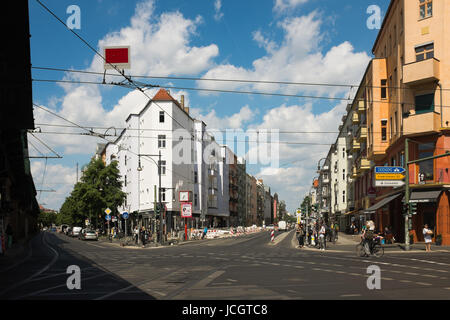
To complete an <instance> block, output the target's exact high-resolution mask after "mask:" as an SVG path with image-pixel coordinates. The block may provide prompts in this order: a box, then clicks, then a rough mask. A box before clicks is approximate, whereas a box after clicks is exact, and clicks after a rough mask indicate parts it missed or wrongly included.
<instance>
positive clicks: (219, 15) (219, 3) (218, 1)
mask: <svg viewBox="0 0 450 320" xmlns="http://www.w3.org/2000/svg"><path fill="white" fill-rule="evenodd" d="M220 9H222V0H215V1H214V11H215V14H214V19H215V20H216V21H219V20H220V19H222V17H223V12H221V11H220Z"/></svg>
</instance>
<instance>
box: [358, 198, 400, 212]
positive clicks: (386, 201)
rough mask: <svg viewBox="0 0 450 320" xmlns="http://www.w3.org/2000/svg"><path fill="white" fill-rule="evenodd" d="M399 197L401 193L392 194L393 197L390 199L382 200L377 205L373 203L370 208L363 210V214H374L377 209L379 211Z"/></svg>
mask: <svg viewBox="0 0 450 320" xmlns="http://www.w3.org/2000/svg"><path fill="white" fill-rule="evenodd" d="M400 196H401V193H397V194H394V195H393V196H390V197H386V198H384V199H383V200H380V201H378V202H377V203H375V204H374V205H373V206H371V207H370V208H368V209H366V210H364V212H365V213H374V212H375V211H377V210H378V209H380V208H381V207H383V206H385V205H387V204H388V203H389V202H391V201H392V200H394V199H396V198H398V197H400Z"/></svg>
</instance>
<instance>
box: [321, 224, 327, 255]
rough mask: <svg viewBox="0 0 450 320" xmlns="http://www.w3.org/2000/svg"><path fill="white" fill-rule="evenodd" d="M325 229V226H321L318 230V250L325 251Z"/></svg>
mask: <svg viewBox="0 0 450 320" xmlns="http://www.w3.org/2000/svg"><path fill="white" fill-rule="evenodd" d="M325 233H326V228H325V225H324V224H322V226H321V227H320V230H319V249H321V250H322V251H325V249H326V241H327V240H326V238H325Z"/></svg>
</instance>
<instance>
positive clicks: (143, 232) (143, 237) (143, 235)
mask: <svg viewBox="0 0 450 320" xmlns="http://www.w3.org/2000/svg"><path fill="white" fill-rule="evenodd" d="M147 239H148V233H147V230H145V227H142V230H141V242H142V248H145V245H146V243H147Z"/></svg>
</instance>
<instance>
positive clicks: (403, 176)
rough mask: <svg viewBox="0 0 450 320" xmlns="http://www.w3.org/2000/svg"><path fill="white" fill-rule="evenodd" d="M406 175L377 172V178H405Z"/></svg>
mask: <svg viewBox="0 0 450 320" xmlns="http://www.w3.org/2000/svg"><path fill="white" fill-rule="evenodd" d="M403 179H405V175H404V174H401V173H376V174H375V180H403Z"/></svg>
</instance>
